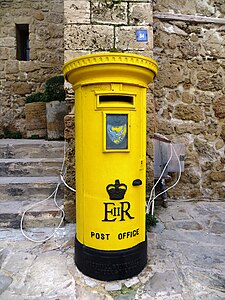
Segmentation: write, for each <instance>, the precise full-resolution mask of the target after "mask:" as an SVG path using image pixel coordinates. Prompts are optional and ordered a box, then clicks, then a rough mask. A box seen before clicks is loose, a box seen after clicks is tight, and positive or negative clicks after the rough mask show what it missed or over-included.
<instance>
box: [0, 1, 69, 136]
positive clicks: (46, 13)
mask: <svg viewBox="0 0 225 300" xmlns="http://www.w3.org/2000/svg"><path fill="white" fill-rule="evenodd" d="M15 24H29V37H30V60H29V61H20V60H17V59H16V25H15ZM63 55H64V46H63V0H47V1H46V0H45V1H44V0H43V1H42V0H38V1H37V0H34V1H30V0H1V1H0V95H1V98H0V105H1V110H0V136H1V135H2V133H3V129H4V128H7V129H8V130H9V131H11V132H14V131H20V132H21V133H22V134H23V136H24V137H25V136H26V128H25V117H24V106H25V96H26V95H29V94H31V93H33V92H36V91H40V90H41V89H42V84H43V82H44V81H46V79H48V78H50V77H52V76H54V75H56V74H60V73H61V72H62V71H61V70H62V65H63V62H64V58H63Z"/></svg>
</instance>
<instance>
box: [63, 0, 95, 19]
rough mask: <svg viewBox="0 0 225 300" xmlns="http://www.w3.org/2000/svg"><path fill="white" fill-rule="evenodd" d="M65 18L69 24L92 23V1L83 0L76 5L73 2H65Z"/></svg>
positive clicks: (67, 0) (69, 0)
mask: <svg viewBox="0 0 225 300" xmlns="http://www.w3.org/2000/svg"><path fill="white" fill-rule="evenodd" d="M64 16H65V22H66V23H67V24H70V23H74V24H75V23H77V22H79V23H80V24H89V23H90V16H91V12H90V1H87V0H81V1H76V3H74V2H72V1H71V0H65V1H64Z"/></svg>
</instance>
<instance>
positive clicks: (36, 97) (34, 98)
mask: <svg viewBox="0 0 225 300" xmlns="http://www.w3.org/2000/svg"><path fill="white" fill-rule="evenodd" d="M45 101H46V96H45V94H44V93H41V92H38V93H34V94H32V95H29V96H27V97H26V103H33V102H45Z"/></svg>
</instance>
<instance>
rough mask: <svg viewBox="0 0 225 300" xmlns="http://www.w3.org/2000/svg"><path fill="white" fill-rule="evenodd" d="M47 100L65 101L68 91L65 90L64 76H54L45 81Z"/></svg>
mask: <svg viewBox="0 0 225 300" xmlns="http://www.w3.org/2000/svg"><path fill="white" fill-rule="evenodd" d="M45 97H46V102H49V101H53V100H58V101H65V99H66V92H65V90H64V77H63V76H62V75H59V76H54V77H52V78H50V79H48V80H47V81H46V82H45Z"/></svg>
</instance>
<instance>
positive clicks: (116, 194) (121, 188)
mask: <svg viewBox="0 0 225 300" xmlns="http://www.w3.org/2000/svg"><path fill="white" fill-rule="evenodd" d="M106 190H107V193H108V194H109V198H110V200H122V199H123V198H124V195H125V193H126V191H127V186H126V184H124V183H120V181H119V179H116V180H115V184H109V185H107V187H106Z"/></svg>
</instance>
